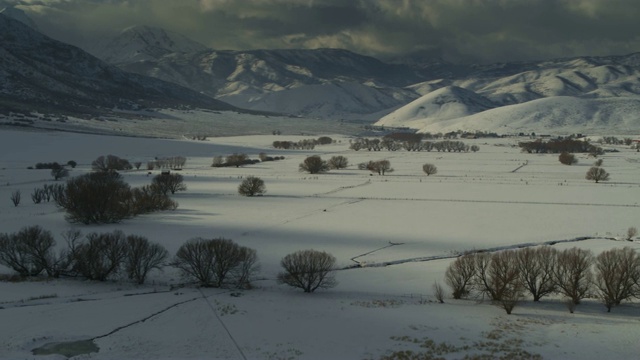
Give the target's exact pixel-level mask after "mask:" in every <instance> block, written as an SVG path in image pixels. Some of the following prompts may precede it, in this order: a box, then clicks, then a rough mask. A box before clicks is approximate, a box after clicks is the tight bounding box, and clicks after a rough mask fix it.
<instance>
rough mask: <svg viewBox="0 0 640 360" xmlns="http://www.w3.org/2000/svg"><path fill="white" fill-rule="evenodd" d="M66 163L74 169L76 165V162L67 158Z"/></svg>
mask: <svg viewBox="0 0 640 360" xmlns="http://www.w3.org/2000/svg"><path fill="white" fill-rule="evenodd" d="M67 165H69V166H70V167H71V168H72V169H75V168H76V166H78V163H77V162H75V161H73V160H69V161H67Z"/></svg>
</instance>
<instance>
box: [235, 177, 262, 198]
mask: <svg viewBox="0 0 640 360" xmlns="http://www.w3.org/2000/svg"><path fill="white" fill-rule="evenodd" d="M265 192H267V188H266V186H265V185H264V181H263V180H262V179H260V178H259V177H256V176H249V177H247V178H246V179H244V180H242V182H241V183H240V185H238V194H240V195H242V196H254V195H262V194H264V193H265Z"/></svg>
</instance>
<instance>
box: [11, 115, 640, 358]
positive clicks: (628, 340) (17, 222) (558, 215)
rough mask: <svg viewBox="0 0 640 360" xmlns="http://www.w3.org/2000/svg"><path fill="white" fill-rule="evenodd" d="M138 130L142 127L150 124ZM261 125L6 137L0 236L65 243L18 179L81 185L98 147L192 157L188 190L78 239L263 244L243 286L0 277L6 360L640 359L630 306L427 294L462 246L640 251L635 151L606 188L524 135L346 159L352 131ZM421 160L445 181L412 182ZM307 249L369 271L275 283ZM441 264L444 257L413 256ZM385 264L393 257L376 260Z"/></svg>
mask: <svg viewBox="0 0 640 360" xmlns="http://www.w3.org/2000/svg"><path fill="white" fill-rule="evenodd" d="M494 111H495V110H494ZM164 114H165V115H167V118H166V119H165V120H159V119H158V120H154V121H156V123H155V124H156V125H155V126H154V127H155V128H156V130H153V131H152V130H148V131H149V132H150V133H152V134H155V133H156V132H155V131H157V132H158V133H163V132H164V131H167V132H168V130H159V129H160V128H162V125H164V126H170V125H169V124H171V123H170V121H169V119H171V118H170V117H169V115H175V116H176V118H175V119H171V121H175V122H180V121H181V120H179V117H178V115H180V114H179V113H178V112H165V113H164ZM192 115H193V116H194V118H197V117H198V116H202V118H201V120H200V121H196V122H195V126H196V127H197V126H204V125H203V124H206V122H207V116H210V115H211V114H206V113H202V114H192ZM225 116H231V115H225ZM237 116H239V115H237ZM78 121H79V120H78ZM163 121H166V122H163ZM279 121H281V123H280V124H282V121H284V120H282V119H280V120H279ZM121 122H122V123H123V124H125V123H126V122H124V121H119V122H118V123H121ZM149 124H150V123H147V124H146V126H149ZM111 125H113V124H111ZM270 125H272V124H269V125H268V126H270ZM87 126H88V125H87ZM132 126H133V124H132ZM135 126H139V127H140V128H138V127H134V128H133V129H134V130H135V133H138V132H139V131H140V129H142V126H143V125H142V124H135ZM171 126H176V127H177V126H178V125H175V124H174V125H171ZM180 126H184V127H185V128H186V127H187V125H186V124H184V125H180ZM298 126H299V127H298V129H300V128H301V127H303V126H304V125H299V124H298ZM125 128H126V127H125ZM293 128H294V127H293V126H292V127H291V129H293ZM172 129H173V128H172ZM102 131H104V129H102ZM267 133H268V132H263V133H262V134H253V135H238V136H226V137H215V138H209V139H208V140H207V141H192V140H186V139H179V138H178V139H175V138H174V139H152V138H139V137H118V136H106V135H88V134H80V133H71V132H44V131H36V130H30V131H18V130H9V129H3V130H2V131H0V184H2V185H1V186H0V199H5V200H3V201H2V203H0V219H2V225H3V226H2V231H3V232H14V231H18V230H19V229H20V228H22V227H23V226H28V225H36V224H37V225H40V226H42V227H44V228H45V229H48V230H50V231H51V232H52V233H53V234H54V235H55V236H56V237H57V239H58V242H59V244H60V246H62V243H63V241H62V239H61V238H60V237H59V236H58V234H60V233H61V232H63V231H65V230H67V229H69V228H70V227H72V225H70V224H68V223H66V222H65V220H64V214H63V213H62V212H61V211H60V210H58V209H56V207H55V206H54V205H53V204H37V205H36V204H33V203H31V201H30V199H29V194H30V193H31V191H32V190H33V188H35V187H40V186H42V185H43V184H45V183H51V182H53V180H51V177H50V175H49V171H47V170H27V167H28V166H33V165H34V164H35V163H36V162H50V161H58V162H67V161H68V160H75V161H77V162H78V164H79V165H78V167H77V168H76V169H73V170H72V171H71V173H72V175H78V174H81V173H84V172H86V171H89V165H90V162H91V161H92V160H93V159H95V158H96V157H97V156H99V155H106V154H114V155H118V156H121V157H124V158H128V159H131V160H134V161H143V162H146V161H147V160H151V159H153V158H154V157H156V156H158V157H160V156H175V155H181V156H186V157H187V158H188V161H187V165H186V166H185V168H184V169H183V170H182V171H181V174H182V175H183V176H184V177H185V182H186V184H187V186H188V190H187V191H186V192H182V193H178V194H176V195H174V199H175V200H176V201H178V203H179V204H180V206H179V208H178V209H177V210H175V211H167V212H161V213H155V214H150V215H145V216H140V217H137V218H134V219H130V220H126V221H124V222H122V223H121V224H115V225H99V226H93V225H92V226H84V225H73V227H75V228H78V229H79V230H81V231H82V232H83V233H88V232H92V231H98V232H106V231H112V230H115V229H120V230H122V231H124V232H125V233H126V234H137V235H142V236H146V237H148V238H149V239H150V240H152V241H155V242H159V243H161V244H162V245H163V246H165V247H166V248H167V249H168V250H169V252H170V253H175V251H176V250H177V249H178V247H179V246H180V245H181V244H182V243H183V242H184V241H186V240H188V239H190V238H193V237H205V238H214V237H225V238H229V239H232V240H234V241H235V242H237V243H239V244H241V245H243V246H248V247H251V248H254V249H256V250H257V252H258V256H259V259H260V264H261V270H260V272H259V274H258V277H257V278H256V280H255V282H254V285H255V289H253V290H248V291H238V290H234V289H197V288H194V287H191V286H186V287H177V285H179V284H180V283H182V279H181V278H180V276H179V274H178V273H177V272H176V270H174V269H172V268H170V267H167V268H165V269H164V271H163V272H159V271H154V272H152V273H151V274H150V278H149V280H148V283H147V284H146V285H142V286H137V285H134V284H131V283H129V282H128V281H126V280H125V279H114V280H111V281H108V282H105V283H97V282H90V281H83V280H80V279H59V280H41V281H26V282H17V283H13V282H6V281H0V322H1V323H2V324H3V325H2V326H0V358H1V359H33V358H46V359H62V358H64V357H63V356H57V355H49V356H34V355H32V354H31V350H32V349H34V348H37V347H40V346H42V345H44V344H47V343H52V342H65V341H76V340H84V339H88V338H96V339H95V343H96V344H97V345H98V346H99V348H100V350H99V352H97V353H91V354H88V355H80V356H78V357H77V358H91V359H114V358H118V359H211V358H215V359H242V358H247V359H280V358H290V359H358V358H359V359H377V358H380V357H381V356H383V355H385V354H389V353H390V352H392V351H399V350H413V351H416V352H419V351H426V350H425V348H420V347H419V345H420V343H423V342H424V341H425V340H428V339H432V340H433V341H435V342H436V343H441V342H446V343H447V344H450V345H452V346H455V347H457V348H459V349H458V350H457V351H456V352H452V353H448V354H445V355H443V356H445V357H446V358H448V359H454V358H462V357H464V356H465V355H466V354H480V353H482V352H483V351H488V350H487V347H488V346H489V345H478V343H480V342H489V341H495V342H496V343H497V344H498V345H499V346H502V347H503V348H509V347H510V346H511V347H513V348H514V349H516V350H517V349H524V350H526V351H528V352H529V353H532V354H539V355H541V356H542V357H543V358H549V359H557V358H563V359H601V358H610V359H623V358H635V357H636V356H637V353H638V352H639V351H640V345H638V343H637V339H636V338H637V331H636V329H637V328H638V325H640V324H639V321H640V316H639V314H640V311H638V310H639V307H638V302H637V301H635V302H629V303H623V304H622V305H621V306H619V307H615V308H614V309H613V310H612V312H611V313H606V309H605V307H604V306H603V305H602V304H600V303H599V302H598V301H597V300H595V299H588V300H586V301H584V303H583V304H581V305H579V306H578V307H577V309H576V312H575V313H574V314H570V313H569V312H568V311H567V309H566V307H565V306H564V304H563V301H562V299H561V298H559V297H551V298H545V299H543V300H542V301H541V302H540V303H538V304H534V303H533V302H531V301H530V300H527V301H525V302H523V303H522V304H521V305H519V306H517V307H516V308H515V309H514V313H513V314H512V315H506V314H505V313H504V311H503V310H501V309H499V308H497V307H494V306H491V305H489V304H488V303H477V302H475V301H473V300H455V301H454V300H451V299H446V300H445V304H439V303H436V302H434V297H433V292H432V289H431V286H432V284H433V283H434V282H435V281H439V282H441V283H443V282H444V280H443V275H444V271H445V269H446V267H447V266H448V264H449V262H450V261H451V260H450V259H448V258H447V257H450V256H453V255H455V254H457V253H459V252H461V251H466V250H472V249H488V248H494V247H507V248H508V247H515V246H519V245H522V244H541V243H544V242H547V241H558V240H568V239H575V238H579V237H586V238H588V239H589V240H585V241H578V242H567V243H558V244H557V245H555V246H557V247H558V248H568V247H572V246H579V247H583V248H588V249H591V250H592V251H594V253H598V252H600V251H603V250H607V249H610V248H613V247H624V246H631V247H633V248H634V249H636V250H638V249H640V242H638V241H636V242H627V241H623V240H621V239H622V238H623V237H624V233H625V232H626V229H627V228H628V227H630V226H636V227H637V226H638V224H637V221H638V218H639V215H640V204H638V199H640V182H638V174H639V172H640V155H639V153H637V152H635V151H633V150H630V149H629V148H627V147H618V148H617V149H618V150H619V151H620V152H617V153H607V154H605V155H604V156H603V157H602V158H603V159H604V164H603V167H604V168H605V169H606V170H607V171H608V172H609V173H611V180H610V181H609V182H606V183H601V184H595V183H592V182H589V181H586V180H585V179H584V174H585V172H586V171H587V169H588V168H589V166H590V165H591V163H592V162H593V161H594V160H593V159H590V158H587V157H586V156H582V155H578V159H579V162H578V164H576V165H573V166H565V165H562V164H560V163H559V162H558V160H557V155H534V154H523V153H521V152H520V151H519V149H518V148H517V147H516V146H515V144H517V142H518V141H519V139H517V138H504V139H477V140H463V141H465V142H467V143H468V144H470V145H472V144H476V145H478V146H479V147H480V151H479V152H477V153H438V152H404V151H397V152H384V151H383V152H367V151H358V152H355V151H352V150H349V149H348V141H349V137H348V136H346V135H340V134H329V136H331V137H332V138H334V139H335V140H336V142H335V143H334V144H330V145H325V146H317V147H316V148H315V149H314V150H309V151H306V150H304V151H303V150H290V151H285V150H276V149H273V148H272V147H271V143H272V142H273V141H274V140H291V141H297V140H302V139H306V138H310V137H315V136H309V135H300V134H298V133H296V132H294V131H291V132H289V133H288V134H286V135H280V136H273V135H270V134H269V135H265V134H267ZM174 134H175V132H174ZM325 134H326V133H325ZM228 135H230V133H229V134H228ZM232 152H245V153H247V154H248V155H249V156H250V157H251V158H257V155H258V154H259V153H260V152H266V153H267V154H268V155H283V156H285V159H284V160H279V161H274V162H267V163H259V164H256V165H252V166H246V167H241V168H212V167H210V164H211V159H212V157H213V156H215V155H228V154H230V153H232ZM316 154H317V155H321V156H322V157H323V158H325V159H328V158H329V157H330V156H333V155H343V156H346V157H348V159H349V162H350V164H351V165H350V166H349V167H348V168H347V169H344V170H338V171H331V172H329V173H327V174H321V175H309V174H305V173H300V172H298V164H299V163H300V162H301V161H302V160H303V159H304V158H305V157H306V156H308V155H316ZM379 159H388V160H389V161H390V162H391V165H392V166H393V167H394V168H395V171H394V172H392V173H390V174H388V175H385V176H377V175H376V176H371V175H370V174H369V173H368V172H363V171H359V170H357V167H356V164H358V163H360V162H365V161H369V160H379ZM427 162H429V163H433V164H435V165H436V166H437V167H438V174H436V175H431V176H429V177H427V176H426V175H425V174H424V173H422V164H424V163H427ZM523 164H526V165H525V166H522V165H523ZM521 166H522V167H521ZM515 169H518V170H515ZM514 170H515V171H514ZM123 175H124V176H125V179H126V180H127V181H128V182H129V183H131V184H132V185H133V186H139V185H143V184H146V183H148V182H149V181H150V178H149V177H148V176H147V171H146V170H144V171H142V170H140V171H129V172H125V173H123ZM249 175H254V176H259V177H260V178H262V179H263V180H264V181H265V183H266V186H267V193H266V194H265V196H262V197H257V198H245V197H241V196H239V195H237V185H238V184H239V182H240V180H241V178H243V177H246V176H249ZM15 190H20V191H21V192H22V194H23V200H22V203H21V204H20V205H19V206H18V207H14V206H13V204H11V203H10V202H9V201H8V197H9V195H10V194H11V192H12V191H15ZM616 239H620V240H616ZM390 242H393V243H398V244H401V245H393V246H388V245H390ZM308 248H314V249H316V250H323V251H327V252H330V253H332V254H333V255H334V256H336V258H337V265H338V266H339V267H341V268H344V267H350V266H352V265H354V264H355V262H354V261H353V260H351V259H352V258H354V257H355V258H357V261H359V262H361V264H362V265H363V267H360V268H354V269H348V270H340V271H338V272H337V274H336V277H337V280H338V282H339V284H338V286H337V287H335V288H333V289H328V290H319V291H317V292H316V293H313V294H304V293H302V292H301V291H298V290H295V289H291V288H288V287H286V286H284V285H279V284H277V283H276V281H275V278H276V275H277V273H278V272H279V271H280V265H279V261H280V259H281V258H282V257H283V256H284V255H286V254H288V253H291V252H293V251H296V250H300V249H308ZM363 254H366V255H363ZM360 255H363V256H360ZM434 256H436V257H442V258H443V259H439V260H433V261H419V260H420V259H421V258H426V257H434ZM387 263H390V264H392V265H388V266H380V265H382V264H387ZM0 273H9V270H8V269H5V268H0ZM176 304H178V305H176ZM173 305H175V306H173ZM172 306H173V307H172ZM155 313H158V314H157V315H155V316H152V315H153V314H155ZM147 317H149V318H148V319H146V320H145V321H141V320H143V319H145V318H147ZM128 324H131V326H128V327H124V328H122V329H121V330H119V331H116V332H114V333H112V334H110V333H111V332H112V331H113V330H115V329H117V328H119V327H122V326H126V325H128ZM414 339H415V340H416V342H414V341H413V340H414ZM492 339H493V340H492ZM519 341H522V343H521V344H520V345H514V344H518V342H519ZM464 346H467V347H468V348H466V349H462V348H463V347H464ZM485 353H486V352H485ZM497 354H498V353H494V354H493V355H490V356H496V355H497Z"/></svg>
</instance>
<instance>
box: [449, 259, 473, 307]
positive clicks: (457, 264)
mask: <svg viewBox="0 0 640 360" xmlns="http://www.w3.org/2000/svg"><path fill="white" fill-rule="evenodd" d="M475 275H476V266H475V255H474V254H467V255H463V256H460V257H458V258H456V259H455V260H454V261H453V263H451V264H450V265H449V267H447V271H446V272H445V275H444V276H445V282H446V283H447V285H449V287H450V288H451V290H452V291H453V293H452V296H453V298H454V299H461V298H464V297H466V296H468V295H469V293H470V286H471V285H472V281H473V279H474V276H475Z"/></svg>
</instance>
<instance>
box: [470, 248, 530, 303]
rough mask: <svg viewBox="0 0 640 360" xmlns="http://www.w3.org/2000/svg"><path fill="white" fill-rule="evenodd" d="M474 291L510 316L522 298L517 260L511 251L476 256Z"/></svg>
mask: <svg viewBox="0 0 640 360" xmlns="http://www.w3.org/2000/svg"><path fill="white" fill-rule="evenodd" d="M475 259H476V261H475V263H476V281H475V287H476V289H477V290H478V291H479V292H480V293H481V294H484V295H487V296H488V297H489V298H490V299H491V301H492V302H493V303H494V304H495V305H497V306H500V307H501V308H503V309H504V310H505V311H506V312H507V314H511V312H512V311H513V308H514V307H515V306H516V304H517V303H518V301H520V299H521V298H522V291H523V286H522V282H521V281H520V272H519V271H518V266H517V260H516V257H515V253H514V252H513V251H500V252H497V253H494V254H492V255H490V254H486V253H482V254H476V256H475Z"/></svg>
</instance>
